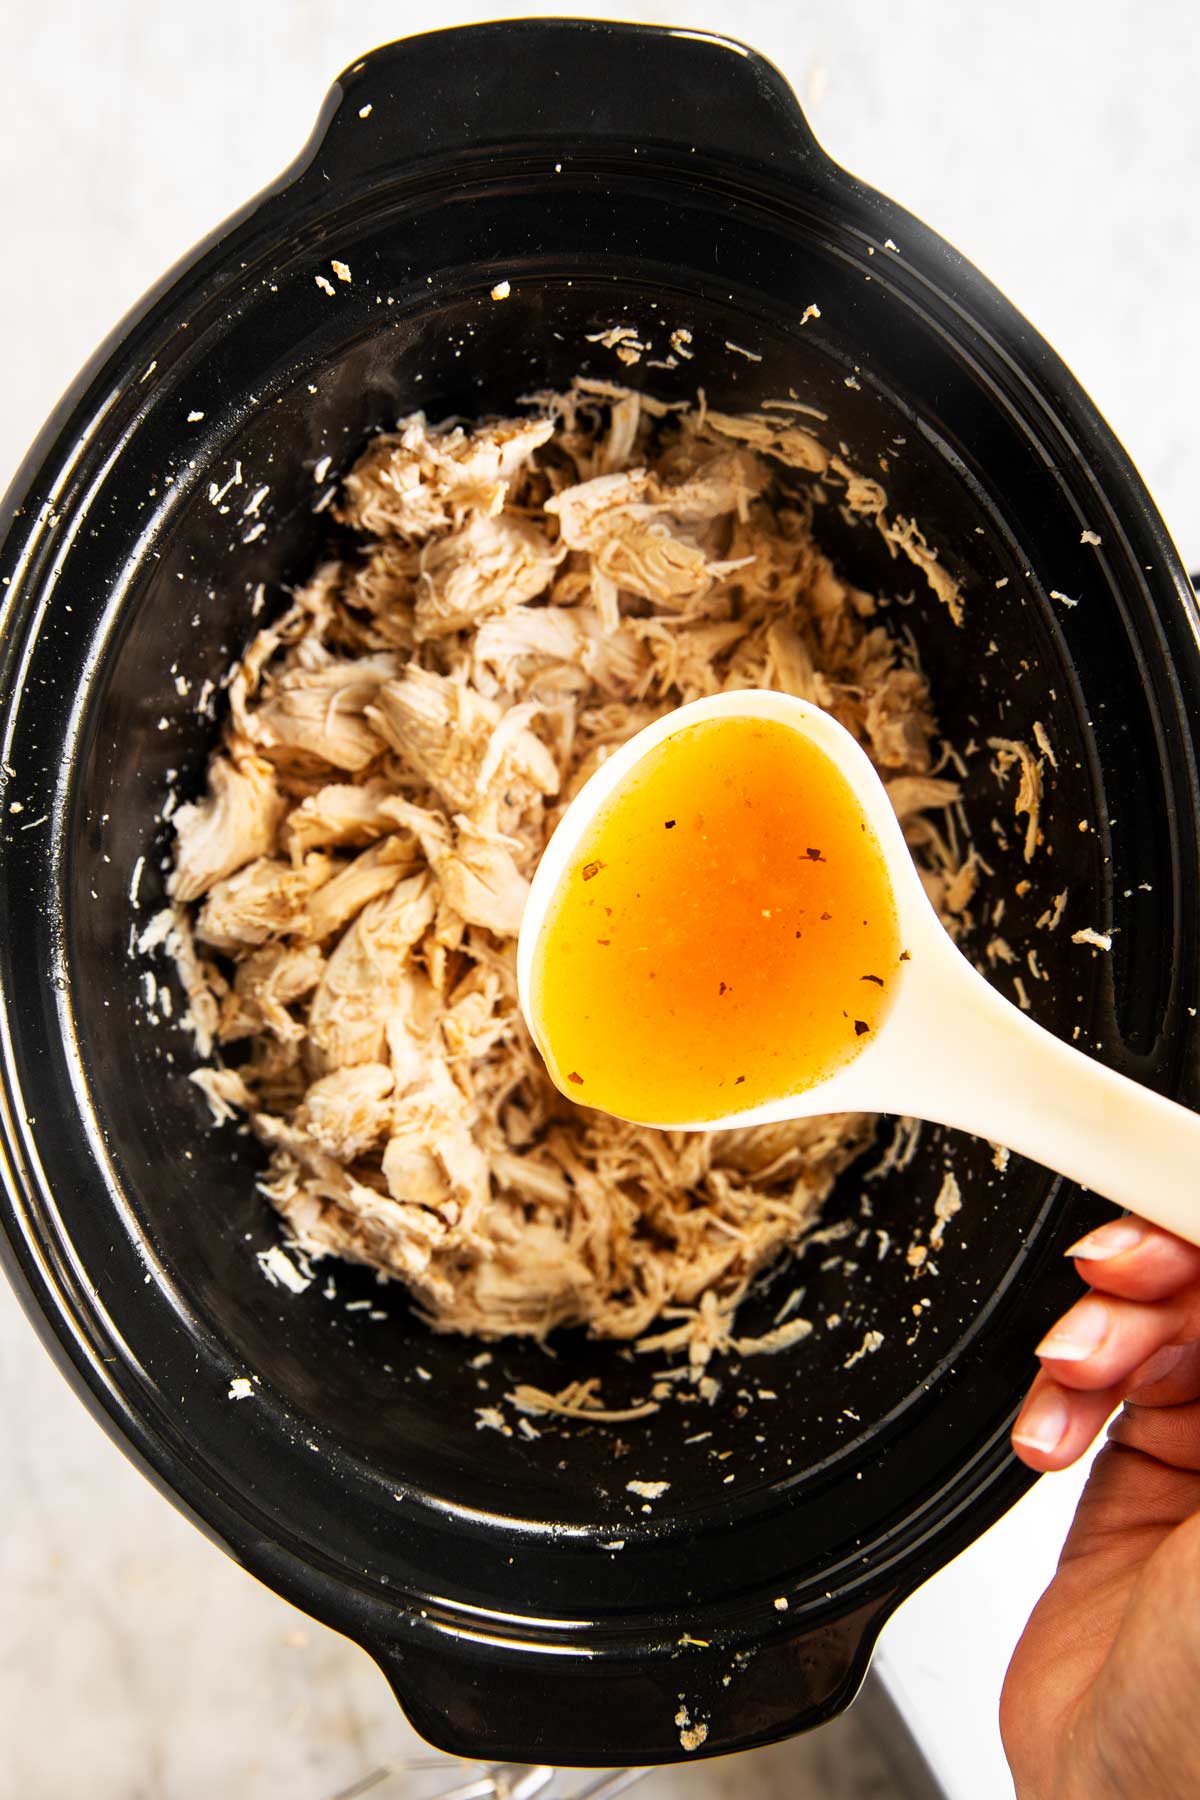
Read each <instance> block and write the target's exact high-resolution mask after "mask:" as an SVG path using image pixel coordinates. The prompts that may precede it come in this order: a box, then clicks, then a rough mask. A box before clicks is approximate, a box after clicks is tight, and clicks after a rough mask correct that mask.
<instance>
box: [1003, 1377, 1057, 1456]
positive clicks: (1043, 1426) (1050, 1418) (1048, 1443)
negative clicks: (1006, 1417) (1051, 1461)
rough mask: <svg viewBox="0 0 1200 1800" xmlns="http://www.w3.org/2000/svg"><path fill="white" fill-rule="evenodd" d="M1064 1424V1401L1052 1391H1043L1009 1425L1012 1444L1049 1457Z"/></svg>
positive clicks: (1048, 1389)
mask: <svg viewBox="0 0 1200 1800" xmlns="http://www.w3.org/2000/svg"><path fill="white" fill-rule="evenodd" d="M1068 1423H1069V1419H1068V1414H1067V1406H1066V1402H1065V1401H1064V1400H1063V1399H1062V1398H1061V1397H1060V1396H1059V1395H1058V1394H1056V1393H1055V1392H1054V1390H1053V1389H1052V1388H1043V1389H1042V1390H1041V1392H1040V1393H1037V1394H1035V1395H1034V1396H1033V1398H1032V1399H1031V1400H1030V1401H1029V1403H1028V1405H1027V1406H1026V1408H1025V1410H1024V1412H1023V1413H1022V1414H1021V1416H1020V1418H1019V1419H1018V1420H1017V1422H1016V1424H1015V1425H1014V1426H1013V1441H1014V1443H1018V1444H1024V1446H1025V1448H1026V1449H1027V1450H1040V1451H1041V1453H1042V1455H1043V1456H1049V1455H1050V1454H1051V1452H1052V1451H1054V1450H1057V1449H1058V1446H1059V1445H1060V1444H1061V1442H1062V1440H1063V1434H1064V1432H1065V1431H1066V1429H1067V1425H1068Z"/></svg>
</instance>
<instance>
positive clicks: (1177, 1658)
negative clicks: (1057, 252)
mask: <svg viewBox="0 0 1200 1800" xmlns="http://www.w3.org/2000/svg"><path fill="white" fill-rule="evenodd" d="M1198 1674H1200V1514H1197V1515H1194V1516H1193V1517H1191V1518H1190V1519H1188V1520H1187V1521H1186V1523H1184V1524H1182V1525H1177V1526H1176V1527H1175V1529H1174V1530H1173V1531H1171V1532H1170V1533H1169V1535H1168V1536H1167V1537H1165V1538H1164V1539H1163V1540H1162V1542H1161V1543H1160V1544H1159V1545H1158V1547H1157V1549H1156V1550H1155V1551H1154V1552H1153V1554H1152V1555H1151V1556H1150V1558H1149V1560H1148V1561H1147V1563H1146V1565H1145V1567H1144V1568H1143V1570H1142V1571H1141V1573H1140V1575H1139V1576H1138V1578H1137V1580H1136V1582H1135V1583H1134V1584H1133V1587H1132V1589H1131V1591H1130V1593H1129V1597H1128V1601H1127V1605H1126V1609H1125V1613H1124V1617H1123V1618H1122V1621H1121V1625H1120V1628H1119V1630H1118V1632H1117V1635H1116V1637H1115V1639H1114V1641H1113V1645H1112V1649H1111V1651H1110V1653H1109V1656H1108V1658H1107V1660H1106V1662H1105V1663H1104V1665H1103V1668H1102V1670H1101V1672H1100V1674H1099V1677H1098V1679H1097V1680H1096V1682H1095V1684H1094V1686H1093V1688H1092V1692H1091V1695H1090V1697H1089V1700H1088V1703H1087V1706H1086V1714H1087V1726H1088V1735H1089V1736H1090V1737H1091V1739H1092V1743H1093V1744H1094V1746H1095V1750H1096V1753H1097V1766H1098V1768H1100V1769H1103V1770H1104V1771H1105V1772H1106V1774H1107V1775H1108V1777H1109V1780H1110V1781H1111V1782H1112V1784H1113V1787H1114V1789H1115V1791H1116V1792H1117V1793H1122V1794H1124V1793H1129V1794H1135V1793H1140V1794H1154V1795H1155V1796H1156V1800H1192V1797H1194V1796H1195V1795H1196V1794H1198V1793H1200V1709H1198V1708H1197V1706H1196V1691H1197V1676H1198ZM1080 1723H1081V1724H1082V1723H1083V1721H1082V1720H1081V1721H1080Z"/></svg>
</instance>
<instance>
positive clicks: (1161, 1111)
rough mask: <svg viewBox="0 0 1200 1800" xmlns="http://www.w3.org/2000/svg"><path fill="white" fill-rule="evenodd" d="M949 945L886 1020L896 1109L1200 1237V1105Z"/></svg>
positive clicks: (1194, 1239) (1191, 1238) (1192, 1239)
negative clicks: (1147, 1079) (1026, 1005)
mask: <svg viewBox="0 0 1200 1800" xmlns="http://www.w3.org/2000/svg"><path fill="white" fill-rule="evenodd" d="M946 950H947V954H945V955H934V956H932V957H930V958H929V959H928V962H927V964H926V966H925V967H924V968H923V969H922V971H921V979H920V981H919V982H915V981H914V982H913V983H912V985H911V987H910V988H909V989H908V990H907V992H905V993H902V994H901V995H900V996H898V999H897V1015H898V1016H897V1017H896V1018H895V1020H894V1027H893V1022H892V1021H889V1030H888V1036H889V1037H892V1032H893V1028H895V1031H896V1036H895V1041H896V1043H897V1048H898V1049H900V1050H902V1051H903V1054H902V1055H897V1056H896V1058H895V1062H894V1063H893V1067H892V1072H891V1073H890V1074H889V1077H888V1096H889V1097H888V1107H889V1110H894V1111H897V1112H903V1113H909V1114H911V1115H913V1116H915V1117H919V1118H926V1119H932V1120H935V1121H937V1122H938V1123H940V1124H944V1125H952V1126H956V1127H958V1128H959V1129H961V1130H964V1131H971V1132H975V1133H976V1134H977V1135H979V1136H981V1137H986V1138H990V1139H991V1140H992V1142H993V1143H997V1144H1004V1145H1007V1147H1008V1148H1009V1149H1010V1150H1015V1151H1018V1152H1019V1153H1020V1154H1021V1155H1023V1156H1030V1157H1032V1158H1033V1159H1034V1160H1035V1161H1037V1162H1040V1163H1044V1164H1045V1165H1046V1166H1047V1167H1048V1168H1051V1169H1057V1170H1058V1171H1059V1173H1060V1174H1062V1175H1066V1176H1069V1177H1070V1179H1071V1180H1073V1181H1076V1182H1079V1183H1080V1184H1081V1185H1082V1186H1084V1187H1088V1188H1090V1189H1091V1190H1092V1191H1093V1192H1094V1193H1097V1194H1100V1195H1102V1196H1103V1197H1104V1198H1105V1199H1107V1200H1112V1201H1115V1203H1116V1204H1117V1205H1118V1206H1122V1207H1127V1208H1128V1209H1129V1210H1130V1211H1131V1212H1135V1213H1138V1214H1139V1215H1140V1216H1141V1217H1142V1218H1143V1219H1147V1220H1149V1221H1150V1222H1151V1223H1152V1224H1155V1225H1161V1226H1163V1227H1164V1228H1165V1229H1166V1230H1168V1231H1173V1232H1176V1233H1177V1234H1178V1235H1179V1236H1180V1237H1182V1238H1186V1239H1187V1241H1188V1242H1189V1243H1192V1244H1200V1113H1194V1112H1190V1111H1189V1110H1188V1108H1187V1107H1185V1106H1179V1105H1177V1104H1176V1103H1175V1102H1174V1101H1172V1100H1166V1099H1164V1098H1163V1096H1162V1095H1161V1094H1156V1093H1155V1092H1154V1091H1153V1090H1152V1089H1151V1088H1146V1087H1142V1086H1140V1085H1139V1084H1138V1083H1137V1082H1135V1081H1130V1080H1128V1079H1127V1077H1125V1076H1124V1075H1118V1074H1117V1073H1116V1072H1115V1070H1113V1069H1109V1068H1106V1067H1105V1066H1104V1064H1103V1063H1099V1062H1096V1061H1095V1060H1094V1059H1093V1058H1092V1057H1090V1056H1086V1055H1084V1054H1083V1052H1082V1051H1079V1050H1076V1049H1073V1048H1072V1047H1071V1045H1069V1044H1064V1043H1063V1042H1062V1041H1061V1040H1060V1039H1059V1038H1056V1037H1055V1036H1053V1034H1052V1033H1051V1032H1049V1031H1046V1030H1044V1029H1043V1027H1042V1026H1040V1025H1038V1024H1035V1022H1034V1021H1033V1020H1032V1019H1031V1018H1030V1017H1029V1015H1028V1014H1027V1013H1024V1012H1021V1011H1019V1010H1018V1008H1017V1007H1015V1006H1014V1005H1012V1003H1011V1002H1010V1001H1008V1000H1005V999H1004V998H1003V996H1002V995H1000V994H998V993H997V992H996V990H995V989H994V988H993V987H991V986H990V985H989V984H988V983H987V982H986V981H985V980H984V979H983V977H982V976H981V975H979V974H978V973H977V971H976V970H975V969H973V968H972V967H971V965H970V963H968V962H967V960H966V958H965V957H963V956H961V955H960V954H959V952H958V951H957V950H953V949H951V947H950V946H949V944H947V946H946Z"/></svg>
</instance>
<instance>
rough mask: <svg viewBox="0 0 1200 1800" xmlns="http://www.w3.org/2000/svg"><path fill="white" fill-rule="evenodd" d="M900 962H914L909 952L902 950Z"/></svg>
mask: <svg viewBox="0 0 1200 1800" xmlns="http://www.w3.org/2000/svg"><path fill="white" fill-rule="evenodd" d="M900 961H901V962H911V961H912V957H911V956H910V955H909V954H908V951H907V950H902V951H901V952H900Z"/></svg>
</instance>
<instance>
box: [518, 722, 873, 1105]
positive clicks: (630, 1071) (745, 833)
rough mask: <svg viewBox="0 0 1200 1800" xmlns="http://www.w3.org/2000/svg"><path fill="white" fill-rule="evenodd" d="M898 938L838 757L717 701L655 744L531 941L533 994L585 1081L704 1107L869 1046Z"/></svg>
mask: <svg viewBox="0 0 1200 1800" xmlns="http://www.w3.org/2000/svg"><path fill="white" fill-rule="evenodd" d="M900 954H901V950H900V938H899V928H898V925H897V919H896V907H895V902H894V900H893V896H892V887H891V882H890V880H889V877H888V872H887V867H886V864H885V861H884V856H883V852H882V851H881V849H880V847H879V844H878V842H877V841H876V838H875V836H874V833H873V832H872V830H871V827H870V824H869V823H868V820H867V818H866V815H865V813H864V812H863V809H862V806H861V805H860V803H859V801H858V798H857V796H856V795H855V793H854V791H853V789H852V788H851V786H850V784H849V782H848V781H847V780H846V778H845V776H844V775H843V774H842V773H841V771H840V770H839V769H838V768H837V767H836V766H835V765H834V763H833V762H832V761H831V760H830V759H829V757H828V756H826V754H825V753H824V752H823V751H822V750H821V749H819V748H818V747H817V746H816V745H815V744H814V743H812V742H811V741H810V740H809V739H808V738H806V737H805V736H804V735H803V733H801V732H799V731H796V730H793V729H792V728H791V727H789V726H787V725H783V724H780V723H778V722H777V721H775V720H770V719H756V718H746V717H737V716H734V717H730V718H727V719H710V720H706V721H703V722H701V723H697V724H695V725H690V726H687V727H685V728H684V729H683V730H681V731H680V732H678V733H677V734H675V735H674V736H671V737H669V738H666V739H665V740H664V741H663V742H661V743H659V744H658V745H656V746H655V747H654V748H652V749H651V750H649V751H647V753H646V755H645V756H644V757H643V758H642V760H641V761H640V762H639V763H638V764H637V766H636V768H635V769H634V771H633V772H632V774H631V775H630V776H629V777H628V779H627V780H626V782H625V783H624V785H623V786H622V787H621V788H620V789H619V790H618V791H617V792H616V793H615V794H614V795H613V796H612V797H611V798H610V800H609V801H608V803H607V804H606V805H605V806H604V807H603V808H602V809H601V810H600V812H599V813H598V814H597V816H596V817H595V819H594V820H593V821H592V822H591V825H590V827H589V829H588V831H587V832H586V833H585V835H584V838H583V839H582V841H581V842H580V844H579V846H578V849H577V852H576V854H575V856H574V857H573V858H572V861H571V864H570V866H569V868H568V869H567V871H566V873H565V875H564V877H563V878H562V880H561V881H560V883H559V886H558V890H557V892H556V893H555V895H554V898H553V900H552V902H551V905H550V907H549V909H548V911H547V914H546V918H545V920H544V923H543V925H542V929H541V933H540V936H539V939H538V942H537V944H536V947H535V953H534V962H533V974H532V987H531V997H532V1013H533V1017H534V1018H535V1019H536V1020H537V1024H538V1036H539V1039H540V1042H541V1048H542V1051H543V1054H544V1055H545V1057H546V1060H547V1063H548V1065H549V1067H550V1070H551V1073H552V1074H553V1075H554V1077H555V1080H556V1081H557V1082H558V1084H559V1086H560V1087H562V1088H563V1090H564V1091H565V1092H566V1093H568V1094H570V1095H571V1096H572V1098H574V1099H576V1100H578V1101H580V1102H581V1103H583V1104H585V1105H588V1106H595V1107H600V1108H602V1109H603V1110H604V1111H606V1112H610V1113H615V1114H617V1115H618V1116H620V1117H622V1118H628V1119H635V1120H638V1121H641V1122H644V1123H648V1124H655V1125H664V1126H669V1125H685V1124H693V1125H694V1124H703V1123H704V1122H706V1121H710V1120H715V1119H720V1118H723V1117H725V1116H726V1115H727V1114H730V1113H734V1112H740V1111H744V1110H748V1109H749V1108H751V1107H755V1106H759V1105H762V1104H763V1103H765V1102H767V1101H771V1100H778V1099H781V1098H784V1097H785V1096H787V1095H789V1094H794V1093H799V1092H801V1091H803V1090H804V1089H805V1088H808V1087H811V1086H813V1085H814V1084H815V1083H816V1082H819V1081H822V1080H824V1079H825V1078H826V1077H827V1076H829V1075H831V1074H833V1073H834V1072H835V1070H837V1069H838V1068H839V1067H841V1066H842V1065H843V1064H844V1063H846V1062H848V1061H849V1060H850V1059H851V1058H853V1057H854V1056H855V1055H856V1053H857V1052H858V1051H859V1050H860V1049H862V1047H863V1046H864V1045H865V1044H866V1043H868V1042H869V1041H870V1038H871V1035H872V1034H873V1033H874V1032H875V1031H876V1029H877V1028H878V1026H879V1025H880V1023H881V1022H882V1020H883V1018H884V1016H885V1014H886V1010H887V1008H888V1004H889V999H890V992H889V990H890V989H891V986H892V983H893V980H894V977H895V975H896V971H897V968H898V965H899V960H900Z"/></svg>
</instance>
